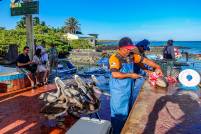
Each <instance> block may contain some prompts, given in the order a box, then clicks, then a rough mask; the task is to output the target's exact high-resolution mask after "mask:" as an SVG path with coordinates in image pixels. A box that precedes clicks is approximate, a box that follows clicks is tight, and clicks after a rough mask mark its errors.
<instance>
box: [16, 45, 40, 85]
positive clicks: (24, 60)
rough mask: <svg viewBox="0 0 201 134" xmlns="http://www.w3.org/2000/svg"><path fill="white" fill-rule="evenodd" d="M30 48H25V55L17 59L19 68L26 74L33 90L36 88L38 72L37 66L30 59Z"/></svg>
mask: <svg viewBox="0 0 201 134" xmlns="http://www.w3.org/2000/svg"><path fill="white" fill-rule="evenodd" d="M28 54H29V47H28V46H25V47H24V49H23V53H22V54H20V55H19V56H18V57H17V67H18V69H19V71H20V72H22V73H24V74H26V76H27V78H28V79H29V80H30V82H31V86H32V87H33V88H35V87H36V84H35V82H36V78H35V73H36V70H37V65H35V64H34V63H33V62H32V61H31V60H30V58H29V55H28Z"/></svg>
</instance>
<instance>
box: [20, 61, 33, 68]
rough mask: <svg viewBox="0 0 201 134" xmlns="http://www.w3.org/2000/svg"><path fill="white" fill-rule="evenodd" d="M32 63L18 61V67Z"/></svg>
mask: <svg viewBox="0 0 201 134" xmlns="http://www.w3.org/2000/svg"><path fill="white" fill-rule="evenodd" d="M29 64H31V61H29V62H27V63H20V62H17V66H18V67H21V66H26V65H29Z"/></svg>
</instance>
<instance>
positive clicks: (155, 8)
mask: <svg viewBox="0 0 201 134" xmlns="http://www.w3.org/2000/svg"><path fill="white" fill-rule="evenodd" d="M39 2H40V9H39V15H34V16H38V17H39V18H40V19H41V20H43V21H45V22H46V24H47V25H50V26H53V27H61V26H63V25H64V21H65V19H67V18H69V17H71V16H73V17H76V18H77V19H78V20H79V23H80V24H81V31H82V32H83V33H84V34H89V33H97V34H99V38H100V39H114V40H118V39H120V38H121V37H124V36H128V37H131V38H132V39H134V40H135V41H138V40H142V39H144V38H146V39H149V40H152V41H161V40H168V39H174V40H178V41H196V40H197V41H198V40H199V41H200V40H201V0H54V1H53V0H40V1H39ZM9 8H10V0H1V1H0V27H6V28H8V29H11V28H15V26H16V22H17V21H19V19H20V16H15V17H11V16H10V9H9Z"/></svg>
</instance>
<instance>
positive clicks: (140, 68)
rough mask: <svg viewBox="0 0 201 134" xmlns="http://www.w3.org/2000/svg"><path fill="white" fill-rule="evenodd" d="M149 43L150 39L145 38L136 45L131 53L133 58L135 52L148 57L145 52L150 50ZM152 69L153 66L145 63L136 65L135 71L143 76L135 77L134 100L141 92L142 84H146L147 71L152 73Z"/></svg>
mask: <svg viewBox="0 0 201 134" xmlns="http://www.w3.org/2000/svg"><path fill="white" fill-rule="evenodd" d="M149 44H150V41H149V40H147V39H144V40H142V41H140V42H138V43H137V44H136V45H135V46H136V48H134V49H133V52H131V53H130V54H131V58H132V55H133V54H138V55H140V56H142V57H146V55H145V52H146V51H150V48H149ZM144 70H147V71H146V72H145V71H144ZM150 70H152V68H151V67H149V66H148V65H146V64H143V63H137V64H136V66H135V67H134V73H136V74H140V75H141V76H143V77H142V78H140V79H135V80H134V90H133V93H132V95H133V101H135V100H136V98H137V95H138V93H139V92H140V90H141V88H142V86H143V84H144V81H145V77H146V76H147V73H151V71H150Z"/></svg>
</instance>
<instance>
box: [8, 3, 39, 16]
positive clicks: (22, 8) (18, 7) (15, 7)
mask: <svg viewBox="0 0 201 134" xmlns="http://www.w3.org/2000/svg"><path fill="white" fill-rule="evenodd" d="M10 9H11V16H20V15H28V14H38V13H39V2H38V1H32V2H23V3H20V2H17V3H11V8H10Z"/></svg>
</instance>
